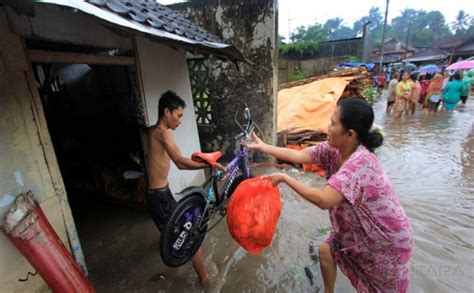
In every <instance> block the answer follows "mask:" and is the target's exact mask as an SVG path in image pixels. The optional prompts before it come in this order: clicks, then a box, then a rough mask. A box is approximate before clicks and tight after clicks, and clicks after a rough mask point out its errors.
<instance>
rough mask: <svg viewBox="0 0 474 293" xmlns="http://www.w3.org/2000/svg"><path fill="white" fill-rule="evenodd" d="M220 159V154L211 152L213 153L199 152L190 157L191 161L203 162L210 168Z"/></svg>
mask: <svg viewBox="0 0 474 293" xmlns="http://www.w3.org/2000/svg"><path fill="white" fill-rule="evenodd" d="M220 157H222V153H221V152H219V151H218V152H213V153H201V152H196V153H194V154H192V155H191V159H192V160H193V161H195V162H205V163H208V164H209V165H211V166H214V165H215V164H216V162H217V160H219V159H220Z"/></svg>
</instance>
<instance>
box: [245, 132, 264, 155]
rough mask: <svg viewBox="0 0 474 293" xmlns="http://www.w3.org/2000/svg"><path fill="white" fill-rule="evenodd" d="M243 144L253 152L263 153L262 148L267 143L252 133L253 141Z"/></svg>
mask: <svg viewBox="0 0 474 293" xmlns="http://www.w3.org/2000/svg"><path fill="white" fill-rule="evenodd" d="M242 144H243V145H245V146H246V147H248V148H249V149H251V150H257V151H262V148H263V146H264V145H265V143H264V142H263V141H262V140H261V139H260V138H258V136H257V135H256V134H255V132H253V133H252V140H251V141H246V142H243V143H242Z"/></svg>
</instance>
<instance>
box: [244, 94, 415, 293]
mask: <svg viewBox="0 0 474 293" xmlns="http://www.w3.org/2000/svg"><path fill="white" fill-rule="evenodd" d="M373 122H374V112H373V110H372V108H371V107H370V105H369V104H368V103H367V102H366V101H364V100H361V99H355V98H352V99H345V100H340V101H339V103H338V107H337V109H336V111H335V112H334V114H333V115H332V117H331V124H330V126H329V129H328V140H327V141H326V142H322V143H320V144H318V145H317V146H314V147H310V148H307V149H304V150H299V151H298V150H292V149H288V148H281V147H276V146H272V145H268V144H265V143H264V142H262V141H261V140H260V139H259V138H258V137H257V136H256V135H253V136H252V137H253V139H252V141H251V142H249V143H247V146H248V147H249V148H250V149H254V150H258V151H261V152H264V153H267V154H270V155H272V156H275V157H277V158H278V159H280V160H283V161H288V162H293V163H295V164H307V163H312V164H316V165H318V166H320V167H322V168H323V169H325V170H326V171H327V172H328V176H327V178H328V180H327V185H326V187H325V188H324V189H323V190H320V189H319V188H314V187H310V186H307V185H305V184H304V183H302V182H300V181H298V180H297V179H294V178H292V177H290V176H289V175H287V174H285V173H274V174H271V175H267V176H266V177H264V178H268V179H269V180H271V181H272V184H273V185H274V186H275V185H278V184H280V183H285V184H287V185H288V186H289V187H290V188H291V189H293V190H294V191H295V192H296V193H298V194H299V195H301V196H302V197H304V198H305V199H307V200H308V201H310V202H311V203H313V204H314V205H316V206H318V207H319V208H321V209H329V217H330V220H331V226H332V232H331V234H330V235H329V237H328V238H327V239H325V241H324V242H323V243H322V244H321V245H320V247H319V259H320V266H321V274H322V277H323V281H324V290H325V292H334V285H335V282H336V273H337V270H336V265H337V266H339V268H340V269H341V271H342V272H343V273H344V274H345V275H346V276H347V277H348V278H349V280H350V281H351V283H352V285H353V286H354V288H355V289H356V290H357V291H358V292H406V290H407V288H408V284H409V279H410V266H409V260H410V258H411V255H412V249H413V242H414V239H413V230H412V228H411V226H410V223H409V221H408V218H407V216H406V215H405V212H404V210H403V208H402V206H401V204H400V202H399V201H398V198H397V196H396V195H395V191H394V190H393V187H392V184H391V183H390V181H389V179H388V177H387V176H386V174H385V172H384V170H383V169H382V166H381V165H380V162H379V160H378V158H377V156H375V154H374V153H373V152H374V150H375V149H376V148H377V147H379V146H380V145H381V144H382V142H383V137H382V135H381V133H380V132H379V131H377V130H376V129H375V127H374V126H373Z"/></svg>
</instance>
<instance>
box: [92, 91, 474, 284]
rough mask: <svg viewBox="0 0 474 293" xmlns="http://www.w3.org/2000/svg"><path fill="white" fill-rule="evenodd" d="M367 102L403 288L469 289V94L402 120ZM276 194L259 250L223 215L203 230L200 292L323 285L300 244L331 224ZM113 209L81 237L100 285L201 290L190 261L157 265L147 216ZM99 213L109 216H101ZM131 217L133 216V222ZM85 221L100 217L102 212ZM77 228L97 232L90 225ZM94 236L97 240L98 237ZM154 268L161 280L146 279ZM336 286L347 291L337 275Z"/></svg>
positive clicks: (472, 160)
mask: <svg viewBox="0 0 474 293" xmlns="http://www.w3.org/2000/svg"><path fill="white" fill-rule="evenodd" d="M471 98H472V97H471ZM374 109H375V112H376V122H377V123H378V124H381V125H382V126H383V127H384V131H385V138H386V140H385V143H384V146H383V147H382V148H381V149H380V150H379V152H378V155H379V158H380V160H381V162H382V165H383V167H384V169H385V171H386V172H387V174H388V176H389V178H390V179H391V181H392V183H393V185H394V187H395V189H396V192H397V195H398V196H399V198H400V200H401V203H402V205H403V206H404V208H405V211H406V213H407V214H408V217H409V218H410V220H411V224H412V226H413V229H414V233H415V240H416V241H415V249H414V255H413V258H412V262H411V267H412V279H411V285H410V288H409V292H472V288H473V284H474V281H473V280H474V274H473V267H474V266H473V255H474V254H473V243H474V241H473V237H474V234H473V230H474V229H473V228H474V221H473V216H474V215H473V207H474V202H473V196H474V133H473V131H474V130H473V116H474V115H473V114H474V101H473V100H470V101H468V105H467V106H466V107H465V108H460V109H459V110H458V111H455V112H453V113H446V112H444V113H438V114H436V115H434V116H430V117H424V116H422V115H421V113H417V114H416V115H414V116H410V117H407V118H403V119H402V121H401V122H400V121H395V120H394V119H393V118H392V117H385V114H384V109H385V102H384V101H381V102H376V103H375V105H374ZM273 171H276V170H275V169H260V170H256V173H257V174H259V173H269V172H273ZM287 172H288V173H289V174H291V175H292V176H294V177H298V178H300V179H301V180H303V181H304V182H306V183H307V184H311V185H313V186H317V187H323V186H324V185H325V179H323V178H321V177H318V176H316V175H313V174H304V173H300V172H297V171H296V170H288V171H287ZM281 195H282V204H283V210H282V214H281V217H280V220H279V223H278V227H277V232H276V235H275V237H274V241H273V243H272V245H271V246H270V247H268V248H267V249H264V250H263V251H262V252H261V254H260V255H258V256H253V255H250V254H248V253H246V251H245V250H243V249H242V248H240V247H239V245H238V244H237V243H236V242H235V241H234V240H233V239H232V238H231V237H230V235H229V233H228V231H227V225H226V223H225V222H221V223H220V224H219V226H218V227H217V228H216V229H215V230H213V231H211V232H210V233H209V234H208V236H207V237H206V239H205V240H204V244H203V250H204V254H205V257H206V262H207V264H208V267H209V271H210V273H211V276H212V285H211V286H210V287H209V288H207V289H206V290H204V291H206V292H277V291H278V292H318V291H322V290H321V289H320V288H321V286H322V280H321V277H320V273H319V264H318V263H316V262H315V261H313V260H312V259H311V257H310V253H309V244H310V243H313V242H314V243H318V242H320V241H321V240H322V239H323V238H324V235H322V234H320V233H318V231H319V229H320V228H323V230H327V229H325V228H327V227H329V226H330V224H329V219H328V214H327V212H326V211H321V210H319V209H318V208H316V207H315V206H313V205H311V204H309V203H308V202H306V201H305V200H303V199H302V198H300V197H299V196H297V195H296V194H294V193H293V192H291V191H290V190H289V189H288V187H286V186H285V185H282V186H281ZM122 215H123V216H121V217H120V219H118V220H114V221H115V222H114V224H113V226H115V227H116V228H114V229H115V231H114V230H110V231H111V232H110V233H106V234H104V233H103V232H99V231H104V229H101V230H99V229H97V232H93V231H91V232H90V233H97V236H94V237H96V238H94V237H91V239H95V240H91V242H90V243H87V242H86V243H84V247H85V250H86V255H89V258H88V261H89V264H90V266H91V271H92V272H91V273H92V276H93V278H95V279H96V282H95V284H97V285H98V286H97V289H98V290H99V291H101V292H118V291H139V292H157V291H160V290H163V291H166V292H192V291H202V290H203V289H202V287H201V286H200V285H199V284H198V283H197V277H196V275H195V273H194V270H193V268H192V266H191V264H187V265H185V266H183V267H180V268H177V269H174V268H168V267H166V266H164V265H163V263H162V261H161V259H160V257H159V252H158V241H159V234H158V233H157V232H156V227H154V224H153V222H152V221H151V219H150V218H149V216H148V215H146V214H135V213H132V212H127V214H126V215H125V214H122ZM104 218H105V219H107V221H110V217H109V216H108V215H107V214H106V215H105V216H104ZM128 218H130V219H128ZM130 221H134V223H135V224H134V226H133V227H132V228H130ZM93 222H94V223H102V224H100V225H105V223H106V222H105V221H103V220H102V219H94V221H93ZM108 225H110V226H112V224H108ZM85 226H86V227H88V229H96V227H95V226H93V225H85ZM105 230H106V231H108V230H109V229H108V228H107V229H105ZM112 231H113V232H112ZM323 232H325V231H323ZM91 235H95V234H91ZM99 238H103V239H104V240H103V241H98V240H97V239H99ZM124 239H125V240H124ZM126 239H135V240H126ZM136 239H140V241H136ZM101 247H109V249H110V248H111V249H113V251H111V252H110V253H109V254H108V255H106V256H104V255H103V254H101V253H98V252H99V251H100V249H101ZM126 251H129V252H128V253H127V252H126ZM305 269H306V271H305ZM308 272H309V275H310V277H311V276H312V278H313V280H312V281H311V280H310V278H309V277H308ZM156 273H162V274H164V275H165V276H166V278H165V279H164V280H159V281H158V282H153V281H150V279H151V278H152V277H153V275H154V274H156ZM101 280H106V281H101ZM336 289H337V292H355V291H354V290H353V289H352V287H351V285H350V283H349V281H348V279H347V278H345V276H343V274H342V273H341V272H339V273H338V279H337V283H336Z"/></svg>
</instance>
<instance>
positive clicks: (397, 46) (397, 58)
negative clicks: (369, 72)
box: [371, 38, 418, 64]
mask: <svg viewBox="0 0 474 293" xmlns="http://www.w3.org/2000/svg"><path fill="white" fill-rule="evenodd" d="M381 48H382V46H381V45H377V46H375V47H374V48H373V50H372V54H371V57H372V58H371V62H372V63H376V64H378V63H380V57H381V54H382V50H381ZM417 51H418V49H416V48H415V47H413V46H410V45H408V48H407V45H406V44H405V43H404V42H402V41H400V40H399V39H396V38H390V39H388V40H386V41H385V43H384V45H383V60H382V63H383V64H390V63H395V62H401V61H402V60H403V59H405V58H407V57H411V56H412V55H413V54H415V53H416V52H417Z"/></svg>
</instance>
